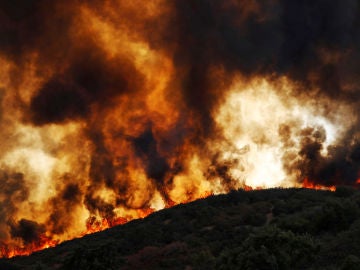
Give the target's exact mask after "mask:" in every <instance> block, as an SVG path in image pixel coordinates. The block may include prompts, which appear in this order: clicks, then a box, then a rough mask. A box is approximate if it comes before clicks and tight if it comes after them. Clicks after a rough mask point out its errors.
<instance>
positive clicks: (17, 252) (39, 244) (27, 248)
mask: <svg viewBox="0 0 360 270" xmlns="http://www.w3.org/2000/svg"><path fill="white" fill-rule="evenodd" d="M57 244H59V241H58V240H53V239H51V238H50V237H48V236H46V235H45V234H43V235H40V239H39V240H38V241H36V242H32V243H29V244H27V245H24V246H17V245H14V244H1V245H0V257H6V258H11V257H15V256H25V255H30V254H31V253H33V252H36V251H39V250H43V249H46V248H50V247H54V246H56V245H57Z"/></svg>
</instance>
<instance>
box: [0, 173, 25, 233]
mask: <svg viewBox="0 0 360 270" xmlns="http://www.w3.org/2000/svg"><path fill="white" fill-rule="evenodd" d="M0 195H1V197H3V198H6V199H5V200H1V201H0V239H6V238H7V233H6V231H7V228H4V227H3V226H2V225H3V224H6V223H7V222H8V219H9V217H10V216H12V215H13V214H14V213H16V210H17V208H18V205H19V204H20V203H22V202H24V201H26V199H27V198H28V195H29V190H28V187H27V186H26V185H25V179H24V175H23V174H21V173H9V172H6V171H3V170H1V171H0Z"/></svg>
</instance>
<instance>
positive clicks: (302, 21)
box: [0, 0, 360, 256]
mask: <svg viewBox="0 0 360 270" xmlns="http://www.w3.org/2000/svg"><path fill="white" fill-rule="evenodd" d="M359 15H360V2H359V1H355V0H341V1H340V0H333V1H325V0H317V1H298V0H295V1H282V0H271V1H258V0H241V1H240V0H228V1H222V0H196V1H184V0H173V1H167V0H152V1H140V0H133V1H128V0H106V1H96V0H88V1H80V0H71V1H70V0H69V1H57V0H54V1H45V0H12V1H1V2H0V102H1V110H0V128H1V129H0V150H1V151H0V245H2V246H3V247H4V248H5V247H6V248H8V246H9V245H18V246H27V245H33V244H34V243H35V244H37V245H42V241H45V240H46V241H50V240H54V241H58V240H60V241H62V240H65V239H69V238H71V237H75V236H79V235H82V234H83V233H86V231H89V230H90V231H91V229H94V228H91V227H92V226H95V225H96V226H100V227H101V226H102V225H103V223H104V221H106V223H107V226H108V225H110V226H111V225H113V224H117V223H118V222H119V218H121V220H129V219H132V218H137V217H141V216H142V215H143V213H144V211H145V212H146V211H148V210H149V209H161V208H163V207H166V206H170V205H173V204H174V203H180V202H186V201H191V200H194V199H196V198H199V197H202V196H205V195H206V194H212V193H220V192H228V191H230V190H231V189H237V188H241V187H248V186H250V187H253V188H256V187H261V188H266V187H274V186H275V187H276V186H282V187H290V186H302V185H303V183H312V184H313V185H314V186H315V185H317V186H323V187H331V186H334V185H343V184H346V185H352V186H356V185H357V184H359V183H358V182H360V181H359V180H358V179H360V175H359V173H360V120H359V110H358V108H359V105H360V104H359V103H360V100H359V96H360V91H359V86H360V50H359V49H360V16H359ZM94 224H95V225H94ZM99 224H100V225H99ZM44 239H45V240H44ZM4 248H3V251H2V253H3V256H7V255H8V253H6V252H5V251H4ZM0 256H1V253H0Z"/></svg>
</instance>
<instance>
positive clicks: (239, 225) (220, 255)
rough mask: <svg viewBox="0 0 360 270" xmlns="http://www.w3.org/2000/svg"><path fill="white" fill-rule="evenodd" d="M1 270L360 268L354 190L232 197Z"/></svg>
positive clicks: (1, 263) (5, 263)
mask: <svg viewBox="0 0 360 270" xmlns="http://www.w3.org/2000/svg"><path fill="white" fill-rule="evenodd" d="M0 269H15V270H16V269H29V270H30V269H35V270H45V269H59V270H62V269H82V270H93V269H94V270H95V269H96V270H98V269H100V270H101V269H104V270H105V269H106V270H112V269H117V270H119V269H188V270H190V269H206V270H208V269H245V270H251V269H258V270H262V269H264V270H272V269H274V270H285V269H302V270H303V269H309V270H313V269H329V270H335V269H340V270H352V269H360V191H357V190H355V189H353V188H350V187H338V188H337V190H336V191H335V192H330V191H320V190H309V189H268V190H256V191H244V190H238V191H232V192H230V193H229V194H226V195H217V196H211V197H208V198H206V199H201V200H198V201H195V202H192V203H189V204H184V205H178V206H175V207H173V208H171V209H165V210H162V211H159V212H157V213H154V214H152V215H150V216H149V217H147V218H145V219H142V220H134V221H132V222H129V223H127V224H125V225H122V226H118V227H114V228H111V229H109V230H106V231H103V232H100V233H97V234H94V235H88V236H85V237H83V238H81V239H75V240H72V241H68V242H65V243H62V244H61V245H59V246H57V247H56V248H53V249H48V250H43V251H41V252H37V253H35V254H33V255H31V256H28V257H17V258H13V259H10V260H4V259H3V260H0Z"/></svg>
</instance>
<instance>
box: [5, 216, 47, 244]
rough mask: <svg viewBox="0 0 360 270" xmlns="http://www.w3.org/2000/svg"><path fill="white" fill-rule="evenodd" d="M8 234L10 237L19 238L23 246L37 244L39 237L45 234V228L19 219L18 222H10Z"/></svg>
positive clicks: (30, 221)
mask: <svg viewBox="0 0 360 270" xmlns="http://www.w3.org/2000/svg"><path fill="white" fill-rule="evenodd" d="M9 226H10V233H11V236H12V237H15V238H21V239H22V240H23V241H24V244H29V243H32V242H34V243H37V242H39V241H40V240H41V238H40V237H41V235H42V234H44V233H45V231H46V229H45V226H44V225H42V224H38V223H37V222H35V221H32V220H28V219H20V220H19V221H18V222H10V224H9Z"/></svg>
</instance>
